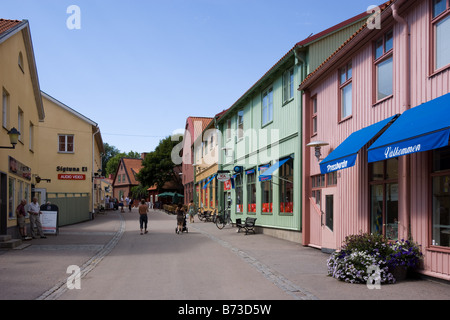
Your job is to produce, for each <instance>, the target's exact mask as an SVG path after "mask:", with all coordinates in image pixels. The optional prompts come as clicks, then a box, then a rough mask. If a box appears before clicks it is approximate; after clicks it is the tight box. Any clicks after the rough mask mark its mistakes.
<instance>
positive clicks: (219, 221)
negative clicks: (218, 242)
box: [216, 216, 226, 230]
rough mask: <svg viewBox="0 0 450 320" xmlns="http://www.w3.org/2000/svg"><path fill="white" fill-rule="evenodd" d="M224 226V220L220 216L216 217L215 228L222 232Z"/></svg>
mask: <svg viewBox="0 0 450 320" xmlns="http://www.w3.org/2000/svg"><path fill="white" fill-rule="evenodd" d="M225 225H226V222H225V220H224V219H223V218H222V216H218V217H217V218H216V226H217V228H219V229H220V230H222V229H223V228H224V227H225Z"/></svg>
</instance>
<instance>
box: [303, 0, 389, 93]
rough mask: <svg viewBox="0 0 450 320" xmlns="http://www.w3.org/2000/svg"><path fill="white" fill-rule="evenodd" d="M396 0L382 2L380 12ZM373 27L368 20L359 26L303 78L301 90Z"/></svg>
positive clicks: (383, 12)
mask: <svg viewBox="0 0 450 320" xmlns="http://www.w3.org/2000/svg"><path fill="white" fill-rule="evenodd" d="M395 1H397V0H389V1H387V2H385V3H383V4H381V5H380V6H379V7H380V9H381V12H380V14H381V15H383V14H385V12H386V11H387V10H386V9H387V8H389V7H390V6H391V5H392V4H393V3H394V2H395ZM370 30H371V29H369V28H367V21H366V23H365V24H364V25H363V26H361V28H359V30H357V31H356V32H355V33H354V34H353V35H352V36H351V37H350V38H348V39H347V40H346V41H345V42H344V43H343V44H342V45H341V46H340V47H339V48H337V49H336V51H334V52H333V53H332V54H331V55H330V56H329V57H328V58H327V59H326V60H325V61H324V62H322V64H321V65H320V66H318V67H317V68H316V69H315V70H314V71H312V72H311V73H310V74H308V76H306V78H305V79H304V80H303V82H302V83H301V84H300V87H299V90H304V89H305V88H306V87H307V86H308V85H310V83H311V82H312V81H313V80H314V79H316V78H317V77H319V76H320V75H321V74H322V73H323V72H324V71H325V70H326V67H327V66H328V65H330V64H332V63H334V61H335V59H337V58H338V57H340V55H341V53H342V54H344V53H345V52H344V51H343V50H344V49H345V48H348V47H349V46H350V45H351V44H354V43H355V42H357V41H358V40H359V38H363V37H364V36H363V35H364V34H365V32H369V31H370ZM355 39H356V40H355Z"/></svg>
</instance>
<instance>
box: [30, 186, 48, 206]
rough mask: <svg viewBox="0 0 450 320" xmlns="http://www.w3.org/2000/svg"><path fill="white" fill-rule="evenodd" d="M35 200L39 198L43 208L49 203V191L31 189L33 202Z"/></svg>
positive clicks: (38, 200)
mask: <svg viewBox="0 0 450 320" xmlns="http://www.w3.org/2000/svg"><path fill="white" fill-rule="evenodd" d="M33 198H37V202H38V203H39V205H41V206H42V205H43V204H45V203H46V202H47V189H36V188H33V189H31V201H33Z"/></svg>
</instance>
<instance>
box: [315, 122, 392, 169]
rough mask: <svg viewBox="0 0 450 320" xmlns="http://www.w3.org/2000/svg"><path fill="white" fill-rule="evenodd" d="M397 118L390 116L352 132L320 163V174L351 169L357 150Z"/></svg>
mask: <svg viewBox="0 0 450 320" xmlns="http://www.w3.org/2000/svg"><path fill="white" fill-rule="evenodd" d="M397 117H398V115H395V116H392V117H390V118H387V119H385V120H383V121H380V122H377V123H375V124H372V125H370V126H368V127H366V128H364V129H361V130H359V131H356V132H353V133H352V134H351V135H350V136H349V137H348V138H347V139H345V141H344V142H342V143H341V144H340V145H339V146H338V147H337V148H336V149H334V150H333V151H332V152H331V153H330V154H329V155H328V157H326V158H325V159H324V160H323V161H322V162H321V163H320V172H321V173H322V174H326V173H330V172H334V171H338V170H341V169H345V168H350V167H353V166H354V165H355V163H356V157H357V155H358V152H359V150H361V148H363V147H364V146H365V145H366V144H367V143H368V142H369V141H370V140H372V139H373V138H374V137H375V136H376V135H377V134H378V133H380V132H381V131H382V130H384V129H385V128H386V127H387V126H388V125H389V124H391V122H392V121H395V119H397Z"/></svg>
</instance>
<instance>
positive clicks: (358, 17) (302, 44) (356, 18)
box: [221, 12, 369, 118]
mask: <svg viewBox="0 0 450 320" xmlns="http://www.w3.org/2000/svg"><path fill="white" fill-rule="evenodd" d="M367 16H369V13H367V12H363V13H361V14H358V15H356V16H354V17H352V18H350V19H347V20H345V21H343V22H341V23H339V24H336V25H335V26H332V27H330V28H328V29H326V30H323V31H321V32H319V33H317V34H315V35H313V36H309V37H308V38H306V39H304V40H302V41H300V42H297V43H296V44H295V45H294V47H292V49H290V50H289V51H288V52H287V53H286V54H285V55H284V56H283V57H282V58H281V59H280V60H278V62H277V63H275V64H274V65H273V66H272V67H271V68H270V69H269V70H268V71H267V72H266V73H265V74H264V75H263V76H262V77H261V78H260V79H259V80H258V81H257V82H256V83H255V84H254V85H253V86H251V87H250V89H248V90H247V91H246V92H245V93H244V94H243V95H242V96H241V97H240V98H239V99H238V100H237V101H236V102H235V103H234V104H233V105H232V106H231V107H230V108H229V109H227V110H225V112H223V113H222V114H221V118H224V117H225V116H226V115H227V114H228V113H229V112H231V111H232V110H233V109H234V108H235V107H236V106H237V105H238V104H239V103H241V102H242V101H243V100H244V99H245V98H246V97H247V96H248V95H249V94H250V92H252V91H253V90H255V89H256V88H257V87H258V86H259V85H261V84H262V82H263V81H265V80H266V79H267V78H268V77H269V76H270V75H271V74H272V73H273V72H274V71H276V70H277V68H279V67H280V66H281V65H282V64H283V63H284V62H286V61H287V60H288V59H289V58H290V57H292V56H293V55H294V54H295V50H297V49H299V48H303V47H306V46H309V45H311V44H312V43H313V42H316V41H319V40H320V39H322V38H324V37H326V36H329V35H331V34H332V33H335V32H337V31H339V30H341V29H343V28H345V27H347V26H349V25H351V24H353V23H355V22H357V21H360V20H361V19H363V18H366V17H367Z"/></svg>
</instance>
